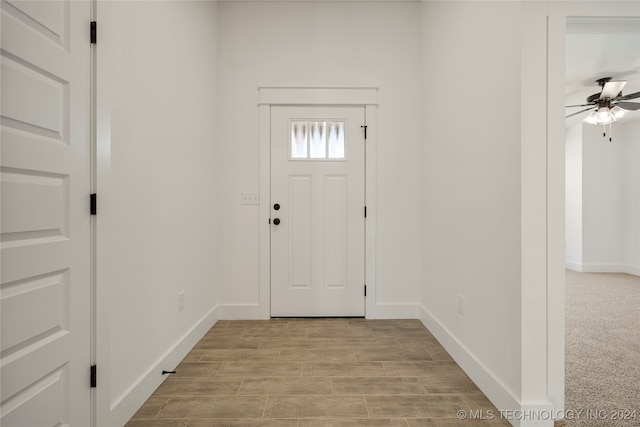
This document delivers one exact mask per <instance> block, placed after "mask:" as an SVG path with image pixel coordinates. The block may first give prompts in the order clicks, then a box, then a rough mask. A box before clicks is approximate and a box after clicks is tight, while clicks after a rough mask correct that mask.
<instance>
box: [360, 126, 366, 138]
mask: <svg viewBox="0 0 640 427" xmlns="http://www.w3.org/2000/svg"><path fill="white" fill-rule="evenodd" d="M360 127H361V128H362V129H364V139H367V125H362V126H360Z"/></svg>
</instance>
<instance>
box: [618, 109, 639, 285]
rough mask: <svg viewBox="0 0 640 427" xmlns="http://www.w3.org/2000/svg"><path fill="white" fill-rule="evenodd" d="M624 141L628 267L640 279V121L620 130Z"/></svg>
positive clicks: (625, 248)
mask: <svg viewBox="0 0 640 427" xmlns="http://www.w3.org/2000/svg"><path fill="white" fill-rule="evenodd" d="M636 114H638V113H636ZM618 134H619V136H620V141H624V144H625V145H624V153H623V157H624V166H623V170H624V173H623V185H624V187H625V198H624V200H623V207H622V209H623V212H624V215H625V218H624V221H625V224H626V226H625V230H624V231H623V236H624V253H625V258H624V260H623V262H624V264H625V265H626V266H627V273H631V274H635V275H636V276H640V120H636V121H633V122H629V123H626V124H624V125H623V126H620V127H619V128H617V129H616V140H617V136H618Z"/></svg>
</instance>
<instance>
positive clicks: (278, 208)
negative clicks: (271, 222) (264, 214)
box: [273, 203, 280, 211]
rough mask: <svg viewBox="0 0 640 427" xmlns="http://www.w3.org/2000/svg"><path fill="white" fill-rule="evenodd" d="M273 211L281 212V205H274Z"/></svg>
mask: <svg viewBox="0 0 640 427" xmlns="http://www.w3.org/2000/svg"><path fill="white" fill-rule="evenodd" d="M273 209H274V210H277V211H279V210H280V205H279V204H278V203H276V204H275V205H273Z"/></svg>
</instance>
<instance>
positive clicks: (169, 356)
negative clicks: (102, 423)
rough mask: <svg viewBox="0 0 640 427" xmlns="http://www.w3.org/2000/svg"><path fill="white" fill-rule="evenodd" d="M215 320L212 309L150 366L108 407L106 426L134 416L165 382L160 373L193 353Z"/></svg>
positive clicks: (214, 312)
mask: <svg viewBox="0 0 640 427" xmlns="http://www.w3.org/2000/svg"><path fill="white" fill-rule="evenodd" d="M217 320H218V308H217V307H214V308H212V309H211V310H210V311H209V312H208V313H207V314H205V315H204V316H203V317H202V318H201V319H200V320H199V321H198V322H197V323H196V324H195V325H194V326H193V327H192V328H191V329H189V330H188V331H187V332H186V333H185V334H184V335H183V336H182V337H181V338H180V339H179V340H178V341H177V342H176V343H175V344H174V345H173V346H172V347H171V348H170V349H169V350H167V352H166V353H165V354H164V355H162V356H161V357H160V358H159V359H158V361H157V362H156V363H155V364H153V365H152V366H151V367H150V368H149V369H148V370H147V372H145V374H144V375H142V376H141V377H140V379H139V380H138V381H137V382H135V383H134V384H133V385H132V386H131V387H130V388H129V389H128V390H127V391H126V392H124V393H123V394H122V395H121V396H119V397H118V398H117V399H116V400H115V401H114V403H113V404H112V406H111V417H110V419H111V420H110V422H109V423H108V425H114V426H115V425H117V426H123V425H125V424H126V423H127V421H129V419H130V418H131V417H132V416H133V415H134V414H135V413H136V411H137V410H138V409H140V407H141V406H142V404H143V403H144V402H146V400H147V399H148V398H149V396H151V395H152V394H153V392H154V391H155V390H156V389H157V388H158V386H159V385H160V384H162V382H163V381H164V380H165V379H166V378H167V376H166V375H165V376H162V375H161V373H162V370H164V369H167V370H168V369H174V368H175V367H176V366H178V364H179V363H180V361H181V360H182V359H184V357H185V356H186V355H187V354H188V353H189V352H190V351H191V349H193V347H194V346H195V345H196V344H197V343H198V341H199V340H200V339H201V338H202V337H203V336H204V335H205V334H206V333H207V331H209V329H211V327H212V326H213V325H215V323H216V321H217Z"/></svg>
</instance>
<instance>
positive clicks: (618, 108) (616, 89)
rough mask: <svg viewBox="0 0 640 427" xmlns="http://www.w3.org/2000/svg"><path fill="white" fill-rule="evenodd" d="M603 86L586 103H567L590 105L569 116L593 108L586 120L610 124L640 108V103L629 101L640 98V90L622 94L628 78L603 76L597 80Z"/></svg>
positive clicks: (597, 123) (598, 123)
mask: <svg viewBox="0 0 640 427" xmlns="http://www.w3.org/2000/svg"><path fill="white" fill-rule="evenodd" d="M596 83H598V85H599V86H600V87H601V88H602V89H601V90H600V93H594V94H593V95H591V96H589V97H588V98H587V103H586V104H579V105H567V108H569V107H589V108H585V109H584V110H580V111H578V112H576V113H572V114H569V115H568V116H566V117H567V118H569V117H572V116H575V115H577V114H580V113H584V112H585V111H589V110H592V111H591V113H590V114H589V115H588V116H587V117H585V118H584V121H585V122H587V123H591V124H594V125H608V124H611V123H613V122H615V121H617V120H620V119H621V118H623V117H624V116H626V115H627V113H629V111H635V110H639V109H640V103H637V102H628V100H630V99H636V98H640V92H635V93H631V94H629V95H624V96H623V95H622V88H623V87H624V86H625V85H626V84H627V81H626V80H611V77H603V78H601V79H598V80H596Z"/></svg>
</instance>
